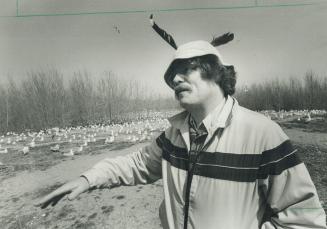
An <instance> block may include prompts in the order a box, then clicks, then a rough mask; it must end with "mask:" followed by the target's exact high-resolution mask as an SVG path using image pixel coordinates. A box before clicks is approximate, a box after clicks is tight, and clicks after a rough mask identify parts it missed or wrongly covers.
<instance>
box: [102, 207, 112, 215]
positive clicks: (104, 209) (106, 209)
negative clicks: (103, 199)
mask: <svg viewBox="0 0 327 229" xmlns="http://www.w3.org/2000/svg"><path fill="white" fill-rule="evenodd" d="M114 209H115V208H114V206H112V205H110V206H102V207H101V210H102V213H105V214H108V215H110V213H111V212H113V211H114Z"/></svg>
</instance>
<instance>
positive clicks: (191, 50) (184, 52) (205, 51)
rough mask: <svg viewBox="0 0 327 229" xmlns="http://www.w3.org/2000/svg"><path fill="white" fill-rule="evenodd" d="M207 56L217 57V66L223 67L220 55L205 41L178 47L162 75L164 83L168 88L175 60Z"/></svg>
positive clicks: (192, 42)
mask: <svg viewBox="0 0 327 229" xmlns="http://www.w3.org/2000/svg"><path fill="white" fill-rule="evenodd" d="M209 54H212V55H215V56H217V57H218V61H219V64H221V65H225V64H224V63H223V61H222V58H221V55H220V53H219V52H218V50H217V49H216V48H215V47H214V46H213V45H212V44H210V43H209V42H207V41H201V40H199V41H191V42H188V43H186V44H183V45H181V46H179V47H178V48H177V50H176V52H175V55H174V57H173V60H172V61H171V63H170V65H169V67H168V68H167V71H166V73H165V75H164V78H165V81H166V83H167V84H168V85H169V86H170V84H169V81H170V80H171V79H170V77H171V76H170V72H171V66H172V64H173V62H174V61H175V60H177V59H189V58H193V57H198V56H204V55H209Z"/></svg>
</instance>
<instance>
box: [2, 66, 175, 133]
mask: <svg viewBox="0 0 327 229" xmlns="http://www.w3.org/2000/svg"><path fill="white" fill-rule="evenodd" d="M177 106H178V105H177V103H176V102H175V101H174V98H172V97H163V96H161V95H160V94H158V93H155V92H154V91H153V90H151V89H149V88H147V87H145V86H142V85H141V84H140V83H139V82H137V81H127V80H121V79H119V78H118V77H116V76H115V75H114V74H113V73H112V72H106V73H104V74H103V76H102V77H101V78H100V79H98V80H94V79H93V78H92V77H91V76H90V74H89V73H88V72H85V71H84V72H76V73H74V75H73V77H71V78H70V80H69V82H68V83H64V78H63V74H62V73H60V72H59V71H57V70H49V71H39V72H31V73H28V75H27V77H26V78H25V79H24V80H22V82H21V83H16V82H14V81H13V80H12V79H8V83H7V84H6V85H0V132H2V133H5V132H8V131H16V132H18V131H24V130H27V129H30V130H41V129H46V128H51V127H67V126H84V125H90V124H99V123H112V122H121V121H124V119H125V118H126V117H127V116H125V115H124V114H129V116H130V113H131V112H135V114H137V112H141V111H149V110H168V109H176V108H177ZM143 114H144V112H143ZM129 116H128V117H129Z"/></svg>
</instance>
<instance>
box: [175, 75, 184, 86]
mask: <svg viewBox="0 0 327 229" xmlns="http://www.w3.org/2000/svg"><path fill="white" fill-rule="evenodd" d="M183 81H184V75H183V74H180V73H177V74H176V75H175V77H174V79H173V85H174V86H175V85H178V84H179V83H181V82H183Z"/></svg>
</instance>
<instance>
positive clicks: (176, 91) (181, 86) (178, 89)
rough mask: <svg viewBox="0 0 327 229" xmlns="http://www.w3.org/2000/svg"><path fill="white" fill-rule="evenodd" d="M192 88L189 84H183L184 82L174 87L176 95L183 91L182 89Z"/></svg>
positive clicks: (188, 89)
mask: <svg viewBox="0 0 327 229" xmlns="http://www.w3.org/2000/svg"><path fill="white" fill-rule="evenodd" d="M190 90H191V88H190V86H188V85H183V84H179V85H177V86H176V87H174V91H175V95H177V94H178V93H180V92H182V91H190Z"/></svg>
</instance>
